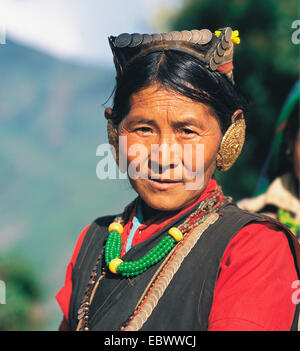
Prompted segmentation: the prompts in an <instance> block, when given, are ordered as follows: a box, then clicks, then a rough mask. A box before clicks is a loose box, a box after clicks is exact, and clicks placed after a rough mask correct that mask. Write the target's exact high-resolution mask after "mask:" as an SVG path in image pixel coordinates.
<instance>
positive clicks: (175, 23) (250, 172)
mask: <svg viewBox="0 0 300 351" xmlns="http://www.w3.org/2000/svg"><path fill="white" fill-rule="evenodd" d="M183 4H184V5H183V7H182V8H181V9H180V11H179V12H178V13H177V15H176V17H175V18H172V19H171V20H170V27H171V28H172V29H173V30H184V29H187V30H192V29H202V28H209V29H210V30H211V31H215V30H216V29H218V28H222V27H226V26H229V27H231V28H232V29H234V30H236V29H237V30H239V33H240V38H241V44H240V45H236V47H235V54H234V67H235V68H234V77H235V82H236V86H237V87H238V88H239V89H240V90H241V92H242V93H243V95H244V96H245V97H246V99H247V100H248V102H249V110H248V112H247V114H246V119H247V135H246V138H247V139H246V143H245V146H244V149H243V152H242V154H241V156H240V158H239V159H238V161H237V162H236V164H235V165H234V166H233V167H232V169H231V170H229V171H228V172H227V173H224V174H220V173H218V174H217V178H218V179H219V181H220V182H221V184H222V185H223V188H224V191H225V193H228V194H231V195H232V196H233V197H234V199H235V200H238V199H239V198H242V197H245V196H249V195H251V194H252V191H253V190H254V187H255V184H256V182H257V180H258V176H259V173H260V171H261V169H262V167H263V163H264V161H265V158H266V156H267V153H268V149H269V147H270V144H271V142H272V138H273V133H274V127H275V123H276V120H277V117H278V115H279V113H280V110H281V108H282V105H283V103H284V100H285V98H286V97H287V95H288V93H289V91H290V89H291V88H292V86H293V85H294V83H295V82H296V81H297V80H298V78H299V49H300V45H295V44H293V43H292V41H291V37H292V33H293V31H295V29H293V28H292V23H293V22H294V21H295V20H297V19H299V18H300V17H299V15H300V14H299V2H298V0H264V1H261V0H227V1H224V0H214V1H211V0H186V1H184V2H183Z"/></svg>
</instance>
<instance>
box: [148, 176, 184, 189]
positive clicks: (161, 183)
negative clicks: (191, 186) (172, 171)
mask: <svg viewBox="0 0 300 351" xmlns="http://www.w3.org/2000/svg"><path fill="white" fill-rule="evenodd" d="M147 182H148V183H149V184H150V185H151V186H152V187H153V188H155V189H158V190H169V189H173V188H175V187H177V186H178V185H179V184H181V183H182V182H181V181H178V180H174V179H163V178H160V179H147Z"/></svg>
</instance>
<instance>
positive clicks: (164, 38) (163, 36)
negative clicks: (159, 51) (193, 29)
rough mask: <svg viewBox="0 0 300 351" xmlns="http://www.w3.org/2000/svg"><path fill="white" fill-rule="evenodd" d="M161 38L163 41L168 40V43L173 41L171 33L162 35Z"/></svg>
mask: <svg viewBox="0 0 300 351" xmlns="http://www.w3.org/2000/svg"><path fill="white" fill-rule="evenodd" d="M161 36H162V40H166V41H168V40H172V35H171V34H170V33H162V34H161Z"/></svg>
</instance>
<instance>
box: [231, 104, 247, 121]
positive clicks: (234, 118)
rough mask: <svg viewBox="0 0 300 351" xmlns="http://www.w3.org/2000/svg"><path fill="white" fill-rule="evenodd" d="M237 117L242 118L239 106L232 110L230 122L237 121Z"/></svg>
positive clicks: (242, 112)
mask: <svg viewBox="0 0 300 351" xmlns="http://www.w3.org/2000/svg"><path fill="white" fill-rule="evenodd" d="M239 119H244V111H243V110H241V109H240V108H239V109H237V110H236V111H234V113H233V115H232V117H231V122H232V123H234V122H236V121H238V120H239Z"/></svg>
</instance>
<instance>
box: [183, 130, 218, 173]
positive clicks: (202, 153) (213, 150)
mask: <svg viewBox="0 0 300 351" xmlns="http://www.w3.org/2000/svg"><path fill="white" fill-rule="evenodd" d="M220 142H221V137H216V138H209V139H207V140H203V141H202V142H201V143H196V144H188V145H186V146H185V148H186V151H185V152H184V154H183V155H184V158H183V163H184V165H185V167H186V168H188V169H190V170H192V171H193V172H197V171H198V172H200V171H202V170H203V169H204V171H205V170H206V169H207V168H209V167H210V166H211V165H212V164H214V163H215V160H216V155H217V151H218V148H219V145H220Z"/></svg>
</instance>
